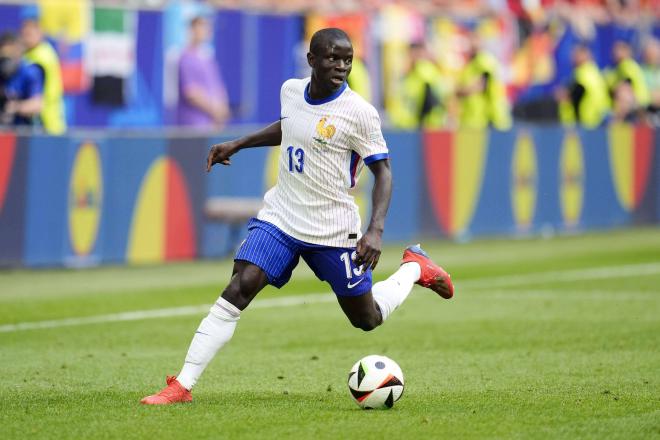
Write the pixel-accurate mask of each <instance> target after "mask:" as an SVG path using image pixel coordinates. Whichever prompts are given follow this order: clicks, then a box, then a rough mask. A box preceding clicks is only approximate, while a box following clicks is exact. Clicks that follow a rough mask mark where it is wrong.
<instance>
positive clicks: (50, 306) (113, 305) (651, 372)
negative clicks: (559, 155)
mask: <svg viewBox="0 0 660 440" xmlns="http://www.w3.org/2000/svg"><path fill="white" fill-rule="evenodd" d="M426 247H427V248H428V250H429V251H430V253H431V254H432V255H433V256H434V257H436V259H437V260H438V261H439V262H441V264H443V265H444V266H445V267H446V268H447V269H448V270H449V271H450V272H452V275H453V277H454V279H455V281H456V287H457V294H456V297H455V298H454V299H453V300H451V301H444V300H442V299H440V298H438V297H437V296H435V295H434V294H432V293H431V292H430V291H426V290H424V289H422V288H419V287H415V289H414V291H413V293H412V294H411V296H410V297H409V299H408V301H407V302H406V303H405V304H404V305H403V306H402V307H401V309H400V310H398V311H396V312H395V313H394V314H393V315H392V316H391V317H390V319H389V320H388V321H387V322H386V323H385V324H384V325H383V326H382V327H380V328H378V329H376V330H375V331H374V332H371V333H363V332H361V331H360V330H357V329H353V328H352V327H351V326H350V324H349V323H348V321H347V319H346V318H345V317H344V316H343V315H342V313H341V311H340V309H339V307H338V305H337V304H336V303H334V301H333V300H332V299H331V298H330V300H329V301H326V300H323V301H321V300H320V299H321V298H324V299H328V297H327V296H323V294H324V293H325V295H328V293H327V292H328V289H327V287H326V286H325V284H323V283H320V282H318V281H315V280H314V278H313V276H312V274H311V272H310V271H309V270H308V269H306V268H304V263H303V265H301V266H299V268H298V269H297V270H296V272H295V273H294V280H293V281H292V282H291V283H290V284H289V285H287V286H286V287H285V288H283V289H282V290H280V291H277V290H275V289H270V288H269V289H267V290H266V291H265V292H263V294H261V295H260V296H259V297H258V300H257V301H261V302H255V304H254V305H255V307H254V308H248V309H247V311H246V312H244V313H243V315H242V317H241V320H240V322H239V326H238V329H237V331H236V334H235V336H234V339H233V340H232V341H231V342H230V344H228V345H227V346H226V347H225V348H224V349H223V350H222V351H221V352H220V354H219V355H218V356H217V357H216V359H215V360H214V362H213V363H212V364H211V366H210V367H209V369H208V370H207V372H206V374H205V375H204V376H203V377H202V379H201V380H200V382H199V384H198V385H197V387H196V388H195V390H194V393H193V394H194V398H195V401H194V403H193V404H190V405H179V406H171V407H144V406H141V405H140V404H139V403H138V402H139V399H140V398H141V397H143V396H144V395H146V394H150V393H152V392H154V391H157V390H158V389H160V388H161V387H162V386H164V379H165V374H176V373H177V372H178V370H179V368H180V366H181V363H182V361H183V357H184V356H185V353H186V350H187V347H188V343H189V342H190V338H191V337H192V335H193V332H194V331H195V329H196V328H197V325H198V323H199V321H200V319H201V318H202V317H203V316H204V315H205V313H204V312H195V311H193V312H188V313H187V314H184V315H183V316H166V317H161V318H158V319H136V320H130V321H118V322H101V323H96V324H84V325H81V321H80V320H79V318H82V317H95V316H98V315H108V314H114V313H121V312H130V311H142V310H151V309H161V308H177V307H181V306H189V305H204V304H210V303H212V302H213V301H214V300H215V298H216V297H217V295H218V293H219V292H220V290H221V288H222V287H223V286H224V284H225V282H226V281H227V279H228V277H229V269H230V267H231V263H230V262H229V261H223V262H208V261H207V262H197V263H186V264H172V265H166V266H156V267H140V268H101V269H90V270H83V271H68V270H56V271H53V270H46V271H9V272H0V365H1V369H0V371H1V373H2V374H0V438H2V439H23V438H76V439H78V438H147V437H149V438H158V439H169V438H172V439H174V438H176V439H180V438H311V437H314V438H360V439H365V438H452V437H453V438H484V437H487V438H493V437H494V438H598V439H601V438H622V439H623V438H625V439H629V438H640V439H650V438H660V229H641V230H628V231H615V232H606V233H598V234H590V235H585V236H573V237H561V238H555V239H551V240H540V239H530V240H487V241H475V242H472V243H468V244H464V245H456V244H450V243H432V244H427V246H426ZM401 248H402V246H396V247H388V248H387V249H385V252H384V256H383V258H382V259H381V264H380V266H379V268H378V270H377V272H376V278H384V277H386V276H387V275H388V274H389V273H390V272H391V271H393V270H394V269H395V268H396V266H397V264H398V259H399V256H400V253H401ZM313 293H319V295H318V298H319V301H316V300H315V299H316V298H317V297H316V296H313V297H311V298H312V300H309V301H308V303H307V304H302V305H294V306H282V304H280V303H278V302H277V301H276V300H273V299H274V298H281V297H291V296H295V295H302V294H304V295H309V294H313ZM264 299H265V301H264ZM257 304H260V306H257ZM177 310H181V309H177ZM200 310H201V309H200ZM166 314H167V313H166ZM133 317H135V316H133ZM138 317H139V316H138ZM67 318H71V319H72V320H71V321H68V324H74V325H64V324H67V322H64V321H62V320H63V319H67ZM108 319H109V320H112V319H114V318H113V317H109V318H108ZM43 321H52V322H51V323H50V324H48V325H50V328H44V329H33V330H29V329H20V327H12V325H13V324H19V325H20V323H25V322H32V323H34V322H43ZM372 353H378V354H385V355H387V356H389V357H391V358H393V359H394V360H396V361H397V362H398V363H399V364H400V365H401V368H402V369H403V372H404V375H405V377H406V390H405V393H404V396H403V397H402V399H401V400H400V401H399V402H397V404H396V405H395V407H394V409H392V410H389V411H363V410H360V409H359V408H358V407H357V406H356V405H355V404H354V403H353V402H351V400H350V398H349V396H348V391H347V388H346V377H347V374H348V370H349V368H350V367H351V365H352V364H353V363H354V362H355V361H356V360H357V359H359V358H360V357H362V356H364V355H367V354H372Z"/></svg>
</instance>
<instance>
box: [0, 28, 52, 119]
mask: <svg viewBox="0 0 660 440" xmlns="http://www.w3.org/2000/svg"><path fill="white" fill-rule="evenodd" d="M22 56H23V47H22V46H21V43H20V41H19V40H18V38H17V37H16V36H15V35H14V34H11V33H7V34H3V35H1V36H0V125H12V126H31V125H35V124H36V123H37V121H38V119H39V113H40V112H41V110H42V107H43V100H42V91H43V77H42V72H41V69H39V68H38V67H37V66H36V65H34V64H30V63H28V62H27V61H25V60H23V59H22Z"/></svg>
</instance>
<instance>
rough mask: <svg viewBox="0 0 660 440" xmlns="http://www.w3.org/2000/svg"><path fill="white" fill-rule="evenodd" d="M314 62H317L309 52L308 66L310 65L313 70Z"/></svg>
mask: <svg viewBox="0 0 660 440" xmlns="http://www.w3.org/2000/svg"><path fill="white" fill-rule="evenodd" d="M314 60H315V57H314V54H313V53H311V52H307V64H309V67H311V68H312V69H313V68H314Z"/></svg>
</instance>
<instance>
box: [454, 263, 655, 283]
mask: <svg viewBox="0 0 660 440" xmlns="http://www.w3.org/2000/svg"><path fill="white" fill-rule="evenodd" d="M659 273H660V262H658V263H647V264H630V265H626V266H609V267H608V266H606V267H597V268H589V269H569V270H556V271H550V272H536V273H528V274H524V275H505V276H497V277H488V278H482V279H476V280H468V281H464V282H458V283H455V284H456V288H457V289H458V288H462V289H464V288H470V289H479V288H498V287H515V286H525V285H527V284H538V283H547V282H551V281H555V282H557V283H565V282H567V281H583V280H604V279H611V278H629V277H637V276H648V275H657V274H659Z"/></svg>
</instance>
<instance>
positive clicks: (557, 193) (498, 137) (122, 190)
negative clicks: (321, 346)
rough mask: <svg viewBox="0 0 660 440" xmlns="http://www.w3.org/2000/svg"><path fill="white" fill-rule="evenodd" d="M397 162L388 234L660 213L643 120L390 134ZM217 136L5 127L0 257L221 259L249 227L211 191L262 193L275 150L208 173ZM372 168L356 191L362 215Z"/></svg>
mask: <svg viewBox="0 0 660 440" xmlns="http://www.w3.org/2000/svg"><path fill="white" fill-rule="evenodd" d="M384 134H385V138H386V140H387V142H388V145H389V146H390V151H391V158H392V168H393V173H394V192H393V197H392V205H391V208H390V211H389V215H388V218H387V222H386V228H385V236H384V238H385V240H386V241H403V242H408V241H411V240H415V239H416V238H418V237H420V236H430V237H449V238H453V239H458V240H462V239H467V238H469V237H471V236H483V235H526V234H539V233H547V232H548V231H553V232H554V231H557V232H561V231H583V230H589V229H597V228H609V227H618V226H629V225H635V224H642V223H647V224H648V223H658V222H660V154H658V152H659V151H660V150H659V147H658V142H659V139H658V136H657V135H656V131H655V130H653V129H651V128H649V127H646V126H638V127H633V126H628V125H615V126H611V127H608V128H603V129H597V130H592V131H587V130H579V129H578V130H564V129H562V128H559V127H518V128H516V129H514V130H512V131H509V132H497V131H457V132H450V131H439V132H426V133H417V132H385V133H384ZM222 140H224V139H223V138H213V139H210V138H208V137H188V138H180V137H172V138H167V137H153V136H135V137H126V136H112V135H110V134H108V133H107V132H105V133H104V132H98V133H95V134H94V135H91V136H88V135H85V136H83V135H77V134H75V133H74V134H71V135H69V136H65V137H48V136H32V137H28V136H20V135H15V134H13V133H0V265H1V266H30V267H35V266H54V265H55V266H59V265H66V266H89V265H97V264H104V263H128V264H140V263H157V262H162V261H170V260H187V259H193V258H197V257H217V256H225V255H227V254H228V253H230V252H232V251H233V249H234V247H235V246H236V245H237V244H238V242H240V240H241V239H242V236H243V235H244V234H240V236H238V237H237V236H236V234H235V233H233V232H232V229H231V228H230V227H229V226H228V225H223V224H218V223H214V222H213V221H210V220H208V219H207V218H205V216H204V204H205V201H206V200H207V199H208V198H209V197H214V196H220V197H242V198H254V197H260V196H261V195H262V194H263V193H264V191H265V190H266V189H267V188H268V187H270V186H272V184H273V183H274V182H275V179H276V169H277V159H278V151H279V150H277V149H275V148H270V149H269V148H258V149H250V150H246V151H243V152H241V154H239V155H237V156H236V157H234V158H233V159H232V165H231V166H230V167H219V168H220V169H214V171H213V172H212V173H210V174H206V172H205V158H206V152H207V146H208V145H211V144H212V143H215V142H219V141H222ZM368 174H369V173H368V170H364V172H363V175H362V179H361V182H360V184H359V185H358V188H357V190H356V191H355V197H356V200H357V201H358V204H359V205H360V206H361V210H362V211H363V221H364V222H365V223H366V221H367V219H368V216H367V213H368V204H369V200H370V198H371V196H370V190H371V185H370V183H369V180H370V179H369V176H368Z"/></svg>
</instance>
